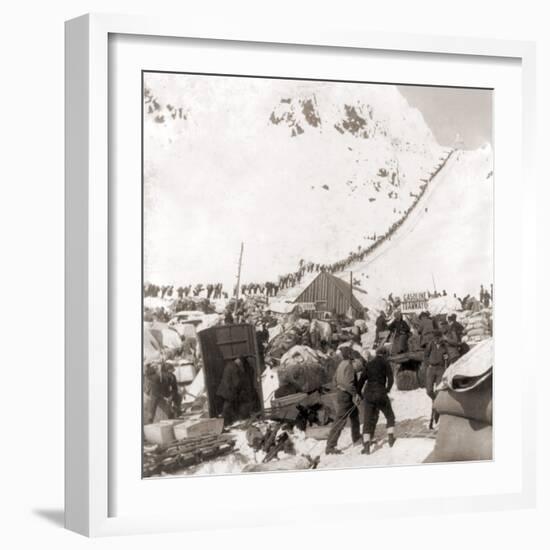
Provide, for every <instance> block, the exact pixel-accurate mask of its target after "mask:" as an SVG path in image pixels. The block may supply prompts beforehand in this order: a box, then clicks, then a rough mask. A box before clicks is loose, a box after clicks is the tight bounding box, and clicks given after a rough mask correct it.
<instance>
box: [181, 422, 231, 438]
mask: <svg viewBox="0 0 550 550" xmlns="http://www.w3.org/2000/svg"><path fill="white" fill-rule="evenodd" d="M222 431H223V418H205V419H202V420H198V421H197V422H192V423H190V422H183V423H181V424H178V425H177V426H175V427H174V437H175V438H176V439H177V440H178V441H179V440H181V439H187V438H189V437H200V436H204V435H220V434H221V433H222Z"/></svg>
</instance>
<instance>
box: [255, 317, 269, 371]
mask: <svg viewBox="0 0 550 550" xmlns="http://www.w3.org/2000/svg"><path fill="white" fill-rule="evenodd" d="M256 340H257V342H258V353H259V355H260V361H261V368H262V371H263V368H264V358H265V350H266V347H267V344H268V343H269V330H267V327H266V325H265V323H262V324H261V327H260V328H259V330H256Z"/></svg>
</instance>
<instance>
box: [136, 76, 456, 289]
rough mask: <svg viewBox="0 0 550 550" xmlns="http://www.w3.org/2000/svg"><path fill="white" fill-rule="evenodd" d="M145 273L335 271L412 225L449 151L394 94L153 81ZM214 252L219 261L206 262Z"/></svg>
mask: <svg viewBox="0 0 550 550" xmlns="http://www.w3.org/2000/svg"><path fill="white" fill-rule="evenodd" d="M145 87H146V94H145V104H144V109H145V111H144V112H145V125H144V129H145V132H144V173H145V189H144V193H145V194H144V197H145V211H144V228H145V242H144V246H145V251H144V252H145V278H146V280H147V279H149V280H153V281H166V282H190V283H195V282H205V281H211V280H220V281H222V282H224V283H226V284H227V286H229V285H230V284H232V282H233V279H234V273H235V263H236V256H237V252H238V249H239V245H240V242H241V241H244V243H245V261H244V271H243V281H245V282H247V281H265V280H274V279H276V277H277V276H278V275H279V274H283V273H287V272H291V271H294V270H295V269H296V267H297V265H298V262H299V260H300V259H304V260H306V261H313V262H319V263H331V262H334V261H337V260H341V259H344V258H346V257H347V255H348V254H349V253H350V252H352V251H353V252H355V251H357V250H358V249H359V248H366V247H368V246H369V245H370V244H372V243H373V242H374V239H376V238H378V237H379V236H380V234H382V233H384V232H385V231H387V230H388V228H389V227H391V226H392V225H393V224H394V223H395V222H396V221H398V220H399V219H401V218H402V217H403V216H404V213H405V211H406V210H407V209H408V208H409V207H410V206H411V205H412V204H413V202H414V201H415V200H416V198H417V197H418V195H419V194H420V192H421V190H422V187H423V186H424V185H425V184H426V181H427V180H428V179H429V177H430V175H431V174H432V173H433V171H434V169H435V167H436V166H437V165H438V164H440V163H441V160H442V159H443V158H445V156H446V155H447V153H448V149H445V148H443V147H441V146H439V145H438V144H437V142H436V140H435V139H434V137H433V135H432V133H431V131H430V129H429V128H428V126H427V125H426V123H425V122H424V120H423V117H422V115H421V114H420V112H419V111H418V110H416V109H413V108H411V107H410V106H409V105H408V103H407V101H406V100H405V99H404V98H403V97H402V96H401V94H400V93H399V91H398V89H397V88H396V87H394V86H390V85H367V84H348V83H327V82H303V81H285V80H264V79H255V78H254V79H246V78H231V77H198V76H188V75H162V74H147V75H146V78H145ZM205 254H206V255H205Z"/></svg>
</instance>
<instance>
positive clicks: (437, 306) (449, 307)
mask: <svg viewBox="0 0 550 550" xmlns="http://www.w3.org/2000/svg"><path fill="white" fill-rule="evenodd" d="M428 309H429V311H430V312H431V314H432V315H439V314H441V313H444V314H449V313H454V312H456V311H460V310H461V309H462V305H461V303H460V300H459V299H458V298H455V297H454V296H440V297H439V298H430V300H428Z"/></svg>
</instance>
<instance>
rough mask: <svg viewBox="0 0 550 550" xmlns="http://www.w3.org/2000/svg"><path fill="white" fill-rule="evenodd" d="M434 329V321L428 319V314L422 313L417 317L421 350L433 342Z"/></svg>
mask: <svg viewBox="0 0 550 550" xmlns="http://www.w3.org/2000/svg"><path fill="white" fill-rule="evenodd" d="M435 329H436V326H435V323H434V320H433V319H432V318H431V317H430V314H429V312H427V311H422V312H421V313H420V315H419V316H418V334H419V335H420V347H421V348H426V346H427V345H428V344H429V343H430V342H431V341H432V340H433V337H434V330H435Z"/></svg>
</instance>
